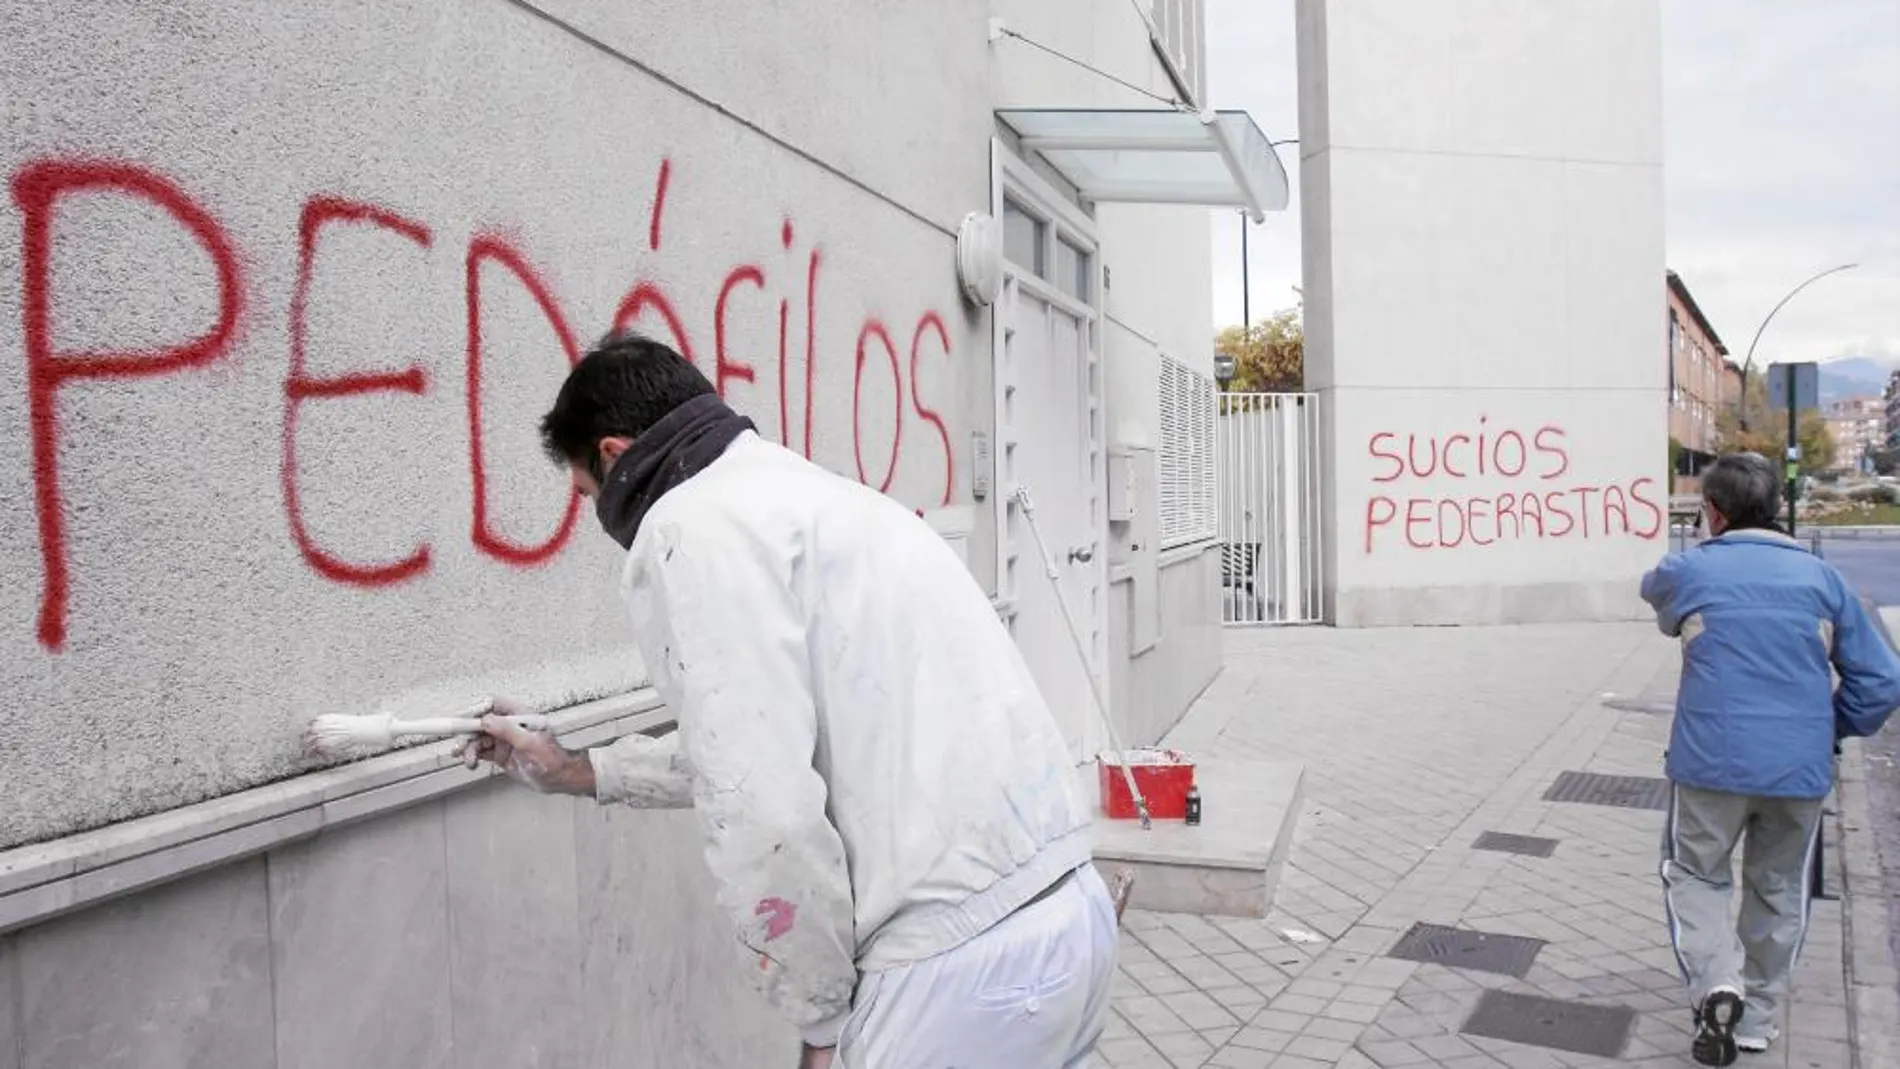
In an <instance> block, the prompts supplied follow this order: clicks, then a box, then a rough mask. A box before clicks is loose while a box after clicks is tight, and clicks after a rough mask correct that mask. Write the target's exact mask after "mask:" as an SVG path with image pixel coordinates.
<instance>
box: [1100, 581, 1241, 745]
mask: <svg viewBox="0 0 1900 1069" xmlns="http://www.w3.org/2000/svg"><path fill="white" fill-rule="evenodd" d="M1156 582H1157V586H1158V589H1157V591H1156V595H1155V601H1154V604H1152V605H1143V604H1142V603H1141V600H1140V594H1139V592H1138V590H1139V588H1138V587H1137V586H1136V585H1135V584H1133V583H1129V582H1121V583H1116V584H1115V586H1114V596H1113V597H1111V598H1110V599H1109V630H1108V643H1109V650H1110V652H1111V654H1113V655H1114V656H1113V658H1112V659H1111V661H1110V662H1109V663H1110V665H1111V671H1110V679H1109V684H1110V687H1109V689H1110V693H1111V694H1112V695H1113V703H1114V706H1115V724H1116V727H1117V728H1118V729H1119V730H1120V731H1121V733H1122V741H1123V742H1125V743H1127V744H1128V745H1130V746H1146V745H1150V744H1152V743H1155V742H1159V741H1160V740H1161V739H1162V738H1163V737H1164V736H1165V735H1167V733H1168V732H1169V730H1171V729H1172V728H1173V727H1174V725H1175V724H1177V723H1179V722H1180V720H1181V717H1182V716H1184V715H1186V713H1187V710H1188V706H1190V705H1192V704H1194V699H1195V698H1197V697H1199V696H1200V693H1201V691H1202V690H1204V689H1206V687H1207V685H1208V684H1209V683H1210V682H1212V681H1213V679H1214V676H1215V675H1216V674H1218V673H1219V672H1220V666H1221V627H1220V553H1219V552H1218V551H1217V550H1215V549H1213V548H1212V547H1211V546H1209V547H1208V548H1205V549H1202V550H1199V551H1193V552H1188V553H1186V554H1170V555H1169V556H1168V558H1167V563H1166V564H1164V565H1162V566H1160V567H1159V568H1158V569H1157V570H1156ZM1143 611H1147V612H1151V613H1154V614H1155V616H1156V619H1157V620H1158V626H1157V628H1156V634H1155V640H1154V642H1153V643H1152V644H1151V645H1146V646H1141V645H1140V644H1139V643H1136V642H1134V641H1133V638H1132V635H1133V633H1134V631H1135V629H1136V624H1135V619H1134V617H1135V615H1136V614H1137V613H1139V612H1143Z"/></svg>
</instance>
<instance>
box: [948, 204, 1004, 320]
mask: <svg viewBox="0 0 1900 1069" xmlns="http://www.w3.org/2000/svg"><path fill="white" fill-rule="evenodd" d="M957 283H958V284H959V285H961V286H962V287H963V296H964V297H965V298H966V299H968V300H969V302H970V303H971V304H975V305H979V306H982V305H990V304H995V303H996V298H997V295H999V294H1001V293H1002V292H1003V224H1001V223H999V222H997V220H996V217H995V216H993V215H991V214H989V213H988V212H971V213H970V214H968V215H966V216H964V217H963V222H962V223H961V224H960V225H959V226H958V227H957Z"/></svg>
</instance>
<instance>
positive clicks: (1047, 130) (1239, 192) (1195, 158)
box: [996, 108, 1287, 222]
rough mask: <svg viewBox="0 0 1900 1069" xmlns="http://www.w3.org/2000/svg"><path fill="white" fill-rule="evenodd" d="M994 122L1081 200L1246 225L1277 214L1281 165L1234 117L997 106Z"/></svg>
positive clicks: (1283, 202)
mask: <svg viewBox="0 0 1900 1069" xmlns="http://www.w3.org/2000/svg"><path fill="white" fill-rule="evenodd" d="M996 117H997V118H998V119H999V120H1001V121H1002V122H1003V124H1004V125H1005V126H1008V127H1009V128H1010V129H1011V130H1014V131H1015V132H1016V135H1017V136H1018V137H1020V138H1021V139H1022V150H1023V151H1024V152H1025V153H1029V152H1033V153H1036V154H1038V155H1040V156H1042V158H1043V159H1045V160H1047V161H1049V165H1050V166H1051V167H1054V168H1055V169H1056V170H1057V171H1058V172H1060V173H1061V175H1062V176H1063V177H1064V178H1066V179H1068V180H1069V181H1070V182H1072V183H1074V185H1075V187H1076V189H1077V191H1079V192H1080V193H1081V194H1082V196H1083V197H1085V198H1087V199H1089V200H1093V201H1100V202H1116V201H1122V202H1135V203H1145V204H1206V205H1209V206H1212V207H1222V206H1226V207H1235V208H1241V209H1244V210H1245V211H1246V212H1247V214H1248V215H1250V216H1252V217H1253V220H1254V221H1255V222H1261V221H1262V220H1264V219H1265V218H1266V213H1267V212H1278V211H1285V210H1286V206H1287V182H1286V169H1285V168H1284V167H1282V166H1280V157H1279V156H1278V155H1276V154H1275V153H1274V151H1273V146H1272V145H1271V144H1269V143H1268V141H1267V135H1265V134H1263V133H1261V132H1260V127H1259V126H1257V125H1255V124H1254V121H1253V117H1252V116H1250V115H1248V114H1247V113H1246V112H1244V111H1204V112H1201V113H1200V114H1199V115H1196V114H1194V113H1193V112H1189V111H1179V110H1175V109H1171V108H1152V109H1146V110H1128V109H1114V110H1096V109H1087V108H1004V109H1001V110H999V111H998V112H997V113H996Z"/></svg>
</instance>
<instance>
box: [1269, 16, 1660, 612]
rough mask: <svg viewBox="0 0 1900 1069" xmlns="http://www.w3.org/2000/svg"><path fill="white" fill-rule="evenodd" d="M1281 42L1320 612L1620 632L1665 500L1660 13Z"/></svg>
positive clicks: (1460, 23) (1359, 29) (1357, 31)
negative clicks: (1321, 487)
mask: <svg viewBox="0 0 1900 1069" xmlns="http://www.w3.org/2000/svg"><path fill="white" fill-rule="evenodd" d="M1298 22H1299V35H1300V110H1301V117H1300V127H1301V129H1300V153H1301V166H1302V172H1301V174H1302V178H1301V182H1302V189H1303V190H1304V195H1305V211H1304V216H1303V228H1304V246H1305V257H1306V262H1305V274H1306V324H1307V335H1306V338H1307V350H1306V351H1307V365H1306V367H1307V372H1306V374H1307V382H1308V384H1309V387H1310V388H1313V389H1317V390H1319V391H1320V392H1321V394H1322V395H1323V397H1324V408H1325V411H1326V412H1327V414H1328V417H1329V421H1330V430H1329V433H1328V438H1329V442H1330V449H1329V451H1328V456H1327V470H1326V472H1325V480H1324V481H1325V485H1326V489H1327V495H1326V501H1325V508H1326V510H1327V528H1326V529H1327V532H1328V542H1329V545H1330V549H1331V554H1330V565H1331V571H1330V575H1329V581H1328V595H1329V615H1330V617H1331V618H1332V619H1333V620H1334V621H1335V622H1337V623H1338V624H1341V625H1345V626H1356V625H1368V624H1406V623H1482V622H1505V621H1516V620H1534V619H1604V618H1621V617H1629V616H1635V615H1638V614H1639V612H1638V610H1639V609H1640V602H1639V601H1638V600H1637V598H1636V580H1637V578H1638V576H1639V575H1640V573H1641V571H1642V570H1643V568H1645V567H1646V566H1647V565H1649V564H1650V563H1653V561H1654V560H1655V558H1656V557H1657V556H1658V554H1659V553H1660V552H1662V550H1663V548H1664V539H1665V538H1666V531H1665V517H1664V510H1665V509H1666V504H1667V502H1666V498H1667V486H1668V483H1667V479H1666V476H1665V472H1664V468H1665V466H1666V450H1665V431H1664V427H1663V412H1664V407H1663V403H1662V397H1661V391H1662V389H1663V387H1664V385H1665V384H1664V377H1663V369H1662V368H1661V366H1660V365H1659V364H1658V362H1657V361H1656V360H1655V353H1656V352H1658V351H1660V349H1661V348H1662V345H1663V338H1662V332H1663V329H1664V318H1663V305H1662V296H1661V288H1660V287H1659V286H1657V285H1656V280H1657V279H1658V278H1660V277H1661V275H1662V272H1663V257H1662V253H1663V244H1662V243H1663V229H1662V183H1661V166H1662V100H1661V57H1660V40H1659V38H1660V15H1659V10H1658V4H1657V3H1656V0H1505V2H1493V0H1486V2H1478V0H1418V2H1413V3H1405V4H1391V3H1384V2H1380V0H1302V2H1301V3H1300V4H1299V8H1298ZM1480 443H1482V444H1483V445H1484V447H1485V453H1486V456H1485V459H1484V461H1483V462H1482V467H1480V460H1479V451H1478V447H1479V444H1480ZM1447 446H1449V447H1450V449H1451V459H1452V474H1447V472H1446V469H1445V467H1444V464H1443V462H1442V461H1443V458H1442V453H1443V450H1444V449H1445V448H1446V447H1447ZM1520 446H1521V447H1522V450H1521V452H1522V458H1521V459H1520V457H1519V451H1520V450H1519V447H1520ZM1540 446H1541V447H1542V448H1540ZM1499 449H1501V450H1502V454H1501V455H1499V454H1498V452H1497V450H1499ZM1408 450H1412V451H1414V452H1415V454H1416V456H1417V463H1416V464H1413V463H1412V462H1411V461H1409V460H1408V459H1407V457H1406V454H1407V451H1408ZM1435 450H1436V451H1437V452H1438V453H1439V454H1440V456H1439V460H1438V462H1437V463H1434V462H1433V460H1432V457H1433V455H1434V451H1435ZM1500 469H1501V470H1500ZM1527 499H1530V500H1534V501H1535V502H1536V505H1535V507H1534V508H1531V507H1529V506H1526V505H1525V504H1524V502H1525V501H1526V500H1527ZM1500 511H1502V512H1503V513H1504V514H1505V515H1506V516H1507V517H1511V518H1510V519H1507V520H1506V521H1504V524H1503V525H1502V526H1500V524H1499V521H1498V520H1497V519H1496V517H1497V516H1498V514H1499V513H1500ZM1565 512H1568V513H1569V514H1570V518H1569V520H1567V521H1566V520H1564V519H1562V518H1560V514H1561V513H1565ZM1527 513H1535V514H1536V515H1537V516H1540V517H1541V520H1539V519H1534V518H1529V517H1528V516H1527ZM1540 522H1541V525H1542V526H1541V530H1542V532H1543V534H1542V536H1541V537H1539V536H1537V535H1536V534H1535V533H1534V532H1536V531H1537V530H1539V527H1538V524H1539V523H1540ZM1514 532H1515V533H1514Z"/></svg>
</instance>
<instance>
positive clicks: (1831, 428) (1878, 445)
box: [1827, 397, 1887, 472]
mask: <svg viewBox="0 0 1900 1069" xmlns="http://www.w3.org/2000/svg"><path fill="white" fill-rule="evenodd" d="M1827 431H1828V435H1829V436H1830V437H1832V438H1833V439H1834V463H1833V466H1832V469H1831V470H1833V471H1838V472H1853V471H1872V470H1873V455H1874V454H1875V453H1877V452H1880V451H1881V450H1883V449H1885V448H1886V446H1887V401H1886V399H1884V398H1879V397H1857V398H1854V399H1853V400H1849V401H1836V402H1835V403H1833V404H1831V405H1829V406H1827Z"/></svg>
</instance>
